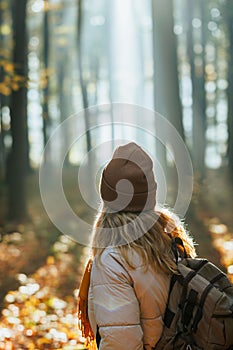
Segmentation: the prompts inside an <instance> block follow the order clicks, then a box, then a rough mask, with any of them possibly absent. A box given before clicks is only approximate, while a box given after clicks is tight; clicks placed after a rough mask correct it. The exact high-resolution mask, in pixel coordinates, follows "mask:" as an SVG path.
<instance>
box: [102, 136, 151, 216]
mask: <svg viewBox="0 0 233 350" xmlns="http://www.w3.org/2000/svg"><path fill="white" fill-rule="evenodd" d="M156 189H157V183H156V182H155V178H154V173H153V162H152V159H151V158H150V157H149V155H148V154H147V153H146V152H144V151H143V149H142V148H141V147H140V146H138V145H137V144H136V143H134V142H130V143H128V144H126V145H123V146H120V147H118V148H117V149H116V150H115V152H114V153H113V157H112V159H111V160H110V162H109V163H108V164H107V166H106V167H105V169H104V170H103V173H102V177H101V182H100V194H101V198H102V200H103V202H104V204H105V206H106V207H107V208H110V209H111V210H112V211H115V212H117V211H132V212H141V211H145V210H152V209H154V207H155V204H156Z"/></svg>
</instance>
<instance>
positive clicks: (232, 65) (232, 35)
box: [227, 0, 233, 172]
mask: <svg viewBox="0 0 233 350" xmlns="http://www.w3.org/2000/svg"><path fill="white" fill-rule="evenodd" d="M227 10H228V11H227V27H228V35H229V47H228V89H227V96H228V150H227V153H228V164H229V169H230V172H232V171H233V98H232V96H233V55H232V50H233V6H232V1H231V0H228V3H227Z"/></svg>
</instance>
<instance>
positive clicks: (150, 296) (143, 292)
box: [88, 248, 170, 350]
mask: <svg viewBox="0 0 233 350" xmlns="http://www.w3.org/2000/svg"><path fill="white" fill-rule="evenodd" d="M131 254H132V259H133V263H134V264H135V266H136V268H135V269H132V268H130V267H129V266H128V265H127V263H126V262H125V261H124V260H123V258H122V257H121V256H120V254H119V252H118V251H117V249H116V248H106V249H105V250H104V252H103V254H102V256H101V263H99V262H98V263H97V261H96V260H95V259H94V261H93V266H92V272H91V283H90V288H89V294H88V315H89V320H90V323H91V327H92V329H93V331H94V334H96V331H97V324H98V327H99V334H100V337H101V342H100V347H99V349H100V350H143V349H146V350H149V349H152V348H153V346H155V344H156V343H157V342H158V340H159V338H160V336H161V333H162V329H163V321H162V317H163V314H164V311H165V307H166V301H167V297H168V289H169V283H170V278H169V276H168V275H165V274H164V273H162V272H161V273H159V272H155V271H154V270H153V269H152V268H151V267H149V269H148V270H147V271H146V272H145V271H143V264H142V260H141V258H140V256H139V255H138V254H137V253H136V252H135V251H134V250H132V252H131Z"/></svg>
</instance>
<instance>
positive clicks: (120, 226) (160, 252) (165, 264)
mask: <svg viewBox="0 0 233 350" xmlns="http://www.w3.org/2000/svg"><path fill="white" fill-rule="evenodd" d="M175 237H180V238H181V239H182V241H183V244H184V247H185V250H186V253H187V255H188V256H189V257H195V256H196V252H195V248H194V242H193V239H192V237H191V236H190V234H189V232H188V231H187V230H186V228H185V225H184V223H183V222H182V221H181V220H180V219H179V218H178V217H177V216H176V215H175V214H174V213H172V211H170V210H168V209H161V210H159V211H154V210H153V211H146V212H143V213H140V214H139V213H134V212H117V213H109V212H107V210H105V209H104V208H102V210H100V212H99V213H98V215H97V218H96V221H95V223H94V226H93V235H92V254H93V256H94V257H96V258H97V260H98V261H100V258H101V255H102V253H103V251H104V250H105V249H106V247H109V246H111V247H112V246H114V247H115V249H117V250H118V251H119V252H120V254H121V256H122V257H123V259H124V260H125V261H126V263H127V264H128V265H129V266H130V267H131V268H133V269H134V268H135V267H136V266H134V264H133V259H132V252H133V251H136V252H137V253H138V254H139V256H140V257H141V258H142V261H143V265H144V267H145V270H146V269H148V267H149V265H151V266H152V267H153V268H154V269H155V270H158V269H159V270H162V271H164V272H165V273H168V274H170V273H177V267H176V263H175V260H174V254H173V252H172V249H171V242H172V239H173V238H175ZM179 249H180V250H181V252H182V250H183V248H182V247H179Z"/></svg>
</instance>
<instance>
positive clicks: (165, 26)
mask: <svg viewBox="0 0 233 350" xmlns="http://www.w3.org/2000/svg"><path fill="white" fill-rule="evenodd" d="M152 14H153V24H154V25H153V34H154V35H153V43H154V60H155V61H154V62H155V74H154V81H155V108H156V111H157V112H159V113H161V114H162V115H163V116H165V117H167V118H168V120H169V121H170V122H171V123H172V124H173V125H174V127H175V128H176V129H177V131H178V132H179V134H180V136H181V137H182V138H183V139H184V129H183V122H182V107H181V102H180V95H179V79H178V70H177V68H178V60H177V52H176V47H177V44H176V37H175V34H174V31H173V27H174V19H173V1H172V0H152Z"/></svg>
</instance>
